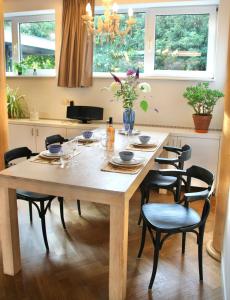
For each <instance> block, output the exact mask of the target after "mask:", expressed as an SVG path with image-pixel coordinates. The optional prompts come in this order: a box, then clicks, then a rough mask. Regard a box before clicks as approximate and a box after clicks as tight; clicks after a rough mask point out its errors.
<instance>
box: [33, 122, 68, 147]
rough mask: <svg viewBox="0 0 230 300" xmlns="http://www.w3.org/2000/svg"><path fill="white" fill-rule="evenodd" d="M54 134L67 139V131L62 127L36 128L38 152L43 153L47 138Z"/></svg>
mask: <svg viewBox="0 0 230 300" xmlns="http://www.w3.org/2000/svg"><path fill="white" fill-rule="evenodd" d="M54 134H60V135H61V136H63V137H64V138H65V137H66V129H65V128H61V127H50V126H49V127H48V126H36V127H35V135H36V136H35V139H36V149H37V150H36V151H37V152H41V151H43V150H44V149H45V139H46V137H47V136H51V135H54Z"/></svg>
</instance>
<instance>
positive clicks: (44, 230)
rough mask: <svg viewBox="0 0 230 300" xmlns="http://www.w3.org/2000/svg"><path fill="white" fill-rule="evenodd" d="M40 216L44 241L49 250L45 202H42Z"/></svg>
mask: <svg viewBox="0 0 230 300" xmlns="http://www.w3.org/2000/svg"><path fill="white" fill-rule="evenodd" d="M40 209H41V211H40V218H41V225H42V234H43V239H44V243H45V246H46V250H47V252H49V244H48V240H47V234H46V219H45V207H44V202H40Z"/></svg>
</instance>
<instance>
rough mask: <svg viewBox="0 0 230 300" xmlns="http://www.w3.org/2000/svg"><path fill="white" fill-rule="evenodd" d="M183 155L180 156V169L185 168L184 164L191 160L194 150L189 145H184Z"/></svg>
mask: <svg viewBox="0 0 230 300" xmlns="http://www.w3.org/2000/svg"><path fill="white" fill-rule="evenodd" d="M181 149H182V151H181V154H180V155H179V156H178V159H179V169H183V168H184V162H185V161H187V160H189V159H190V158H191V155H192V148H191V147H190V146H189V145H184V146H183V147H182V148H181Z"/></svg>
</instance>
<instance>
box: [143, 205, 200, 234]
mask: <svg viewBox="0 0 230 300" xmlns="http://www.w3.org/2000/svg"><path fill="white" fill-rule="evenodd" d="M142 213H143V216H144V218H145V219H146V220H147V221H148V222H149V223H150V224H151V226H152V227H153V228H154V229H155V230H156V231H162V232H164V231H165V232H168V231H169V230H172V231H173V230H177V229H181V228H183V227H188V226H192V225H195V224H197V223H199V222H200V220H201V219H200V216H199V214H198V213H197V212H196V211H195V210H194V209H192V208H185V207H184V206H182V205H180V204H164V203H163V204H160V203H151V204H144V205H143V206H142Z"/></svg>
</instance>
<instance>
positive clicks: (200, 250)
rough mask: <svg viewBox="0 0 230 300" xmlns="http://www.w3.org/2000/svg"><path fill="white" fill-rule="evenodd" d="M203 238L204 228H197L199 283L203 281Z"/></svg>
mask: <svg viewBox="0 0 230 300" xmlns="http://www.w3.org/2000/svg"><path fill="white" fill-rule="evenodd" d="M203 238H204V227H203V226H202V227H200V228H199V236H198V262H199V276H200V281H202V280H203Z"/></svg>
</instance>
